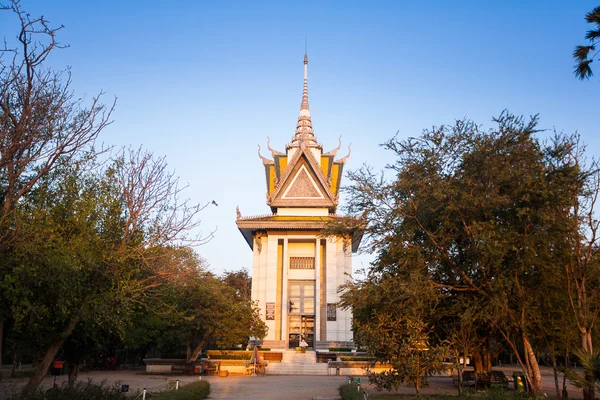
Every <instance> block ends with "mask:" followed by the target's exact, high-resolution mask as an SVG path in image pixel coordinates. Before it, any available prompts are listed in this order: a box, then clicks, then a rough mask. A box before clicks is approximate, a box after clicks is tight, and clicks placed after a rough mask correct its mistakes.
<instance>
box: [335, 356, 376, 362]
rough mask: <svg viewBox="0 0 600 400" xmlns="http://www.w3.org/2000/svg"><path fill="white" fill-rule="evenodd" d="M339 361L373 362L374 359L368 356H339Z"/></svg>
mask: <svg viewBox="0 0 600 400" xmlns="http://www.w3.org/2000/svg"><path fill="white" fill-rule="evenodd" d="M340 360H341V361H375V357H368V356H340Z"/></svg>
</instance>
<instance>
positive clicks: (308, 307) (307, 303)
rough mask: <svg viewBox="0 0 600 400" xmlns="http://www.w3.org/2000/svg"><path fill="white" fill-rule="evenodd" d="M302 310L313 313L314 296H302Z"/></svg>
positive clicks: (305, 312)
mask: <svg viewBox="0 0 600 400" xmlns="http://www.w3.org/2000/svg"><path fill="white" fill-rule="evenodd" d="M303 306H304V307H303V310H302V312H303V313H304V314H314V313H315V299H314V298H312V297H311V298H306V297H305V298H304V304H303Z"/></svg>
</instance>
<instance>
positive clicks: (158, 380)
mask: <svg viewBox="0 0 600 400" xmlns="http://www.w3.org/2000/svg"><path fill="white" fill-rule="evenodd" d="M494 369H501V370H504V372H505V373H506V375H507V376H509V375H512V371H516V370H518V367H516V366H512V367H502V368H494ZM542 377H543V383H544V391H545V392H546V393H547V394H548V395H550V396H551V397H554V394H555V392H554V380H553V376H552V370H551V369H549V368H543V369H542ZM361 378H362V384H363V385H362V386H363V388H365V389H366V390H367V392H368V393H369V394H374V393H377V391H376V389H375V388H374V387H373V386H372V385H369V384H368V379H367V378H366V377H361ZM66 379H67V377H66V376H60V377H57V380H56V382H57V384H61V383H63V382H65V381H66ZM79 379H80V380H81V381H87V380H88V379H89V380H92V381H94V382H103V381H104V382H105V384H108V385H112V384H118V385H119V386H120V385H122V384H127V385H129V388H130V391H131V392H136V391H138V390H139V391H141V390H142V389H143V388H147V389H148V391H149V392H150V393H153V392H154V393H155V392H158V391H162V390H166V389H167V388H168V387H169V385H170V384H172V383H173V382H174V381H175V380H177V379H178V380H179V381H180V383H181V384H182V385H185V384H186V383H190V382H193V381H196V380H198V379H199V377H198V376H183V375H179V376H177V375H174V376H164V375H145V374H142V373H140V372H139V371H95V372H88V373H84V374H80V376H79ZM201 379H204V380H208V381H209V382H210V383H211V390H212V393H211V396H210V398H211V399H223V400H241V399H244V400H252V399H257V400H258V399H261V400H262V399H264V400H282V399H283V400H311V399H314V398H319V399H335V398H337V397H338V388H339V387H340V385H341V384H343V383H344V382H347V380H348V377H345V376H323V375H319V376H306V375H304V376H293V375H267V376H264V377H258V376H256V377H254V376H241V375H230V376H228V377H218V376H202V377H201ZM25 383H26V379H4V380H3V381H2V382H0V399H3V398H4V397H6V395H7V394H8V393H14V392H15V391H18V390H19V389H20V388H22V387H23V386H24V385H25ZM53 383H54V378H53V377H47V378H46V379H44V381H43V384H42V385H43V387H46V388H48V387H51V386H52V385H53ZM396 393H399V394H414V393H415V390H414V389H413V388H411V387H401V388H400V389H399V390H398V391H397V392H396ZM421 394H448V395H453V396H454V395H456V388H454V387H453V386H452V378H451V377H449V376H439V377H433V378H431V380H430V386H429V387H427V388H424V389H422V390H421ZM580 398H582V394H581V391H580V390H579V389H576V388H573V387H569V399H580Z"/></svg>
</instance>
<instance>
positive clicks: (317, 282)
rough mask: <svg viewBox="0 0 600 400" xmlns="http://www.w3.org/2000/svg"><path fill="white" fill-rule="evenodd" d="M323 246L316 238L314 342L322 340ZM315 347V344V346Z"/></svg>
mask: <svg viewBox="0 0 600 400" xmlns="http://www.w3.org/2000/svg"><path fill="white" fill-rule="evenodd" d="M320 316H321V246H320V243H319V238H315V333H314V339H313V340H314V342H316V341H317V340H319V339H320V338H321V318H320ZM313 346H314V344H313Z"/></svg>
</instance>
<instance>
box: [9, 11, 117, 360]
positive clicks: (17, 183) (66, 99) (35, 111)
mask: <svg viewBox="0 0 600 400" xmlns="http://www.w3.org/2000/svg"><path fill="white" fill-rule="evenodd" d="M0 10H3V11H7V12H13V13H14V14H15V16H16V18H17V19H18V21H19V24H20V25H19V26H20V30H19V32H18V33H17V36H16V39H17V41H16V42H15V44H14V45H12V44H9V42H8V41H7V39H6V38H4V46H3V47H2V48H0V251H3V249H5V248H6V246H7V245H8V243H9V239H10V238H11V237H12V236H14V235H15V233H16V230H15V229H14V224H13V223H12V222H11V214H12V212H13V211H14V206H15V204H17V202H18V201H19V199H21V198H22V197H23V196H25V195H26V194H27V193H28V192H30V191H31V190H32V189H33V188H34V187H35V185H36V183H37V182H38V181H39V180H40V178H42V177H43V176H45V175H46V174H48V173H50V172H51V171H53V170H54V169H56V168H57V167H59V166H61V165H65V164H66V163H70V162H76V161H77V160H82V159H85V158H88V157H89V156H90V155H91V154H92V153H93V147H92V146H93V144H94V142H95V140H96V138H97V136H98V134H99V133H100V131H101V130H102V129H103V128H104V127H106V126H107V125H108V124H109V123H110V115H111V112H112V111H113V108H114V106H115V103H114V102H113V104H112V105H111V106H108V107H107V106H105V105H103V104H102V103H101V102H100V97H101V95H102V92H100V93H99V94H98V96H96V97H94V98H92V100H91V104H89V105H88V106H87V107H85V106H84V104H83V100H82V99H77V98H76V97H75V96H74V94H73V92H72V90H71V89H70V84H71V74H70V72H69V70H68V69H67V70H65V71H53V70H51V69H49V68H47V67H45V66H44V63H45V62H46V60H47V58H48V56H49V55H50V53H52V51H53V50H55V49H58V48H62V47H65V46H63V45H61V44H60V43H59V42H58V41H57V38H56V35H57V33H58V31H60V30H61V29H62V28H63V26H62V25H61V26H58V27H51V26H50V24H49V21H47V20H46V19H45V18H44V17H43V16H42V17H39V18H33V17H31V15H29V14H28V13H26V12H25V11H24V10H22V9H21V5H20V1H19V0H10V2H9V3H8V4H0ZM115 101H116V100H115ZM0 303H4V302H3V301H2V299H1V298H0ZM5 318H6V314H5V310H3V309H2V308H1V307H0V360H1V359H2V357H1V355H2V337H3V332H4V320H5ZM0 365H1V361H0Z"/></svg>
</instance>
